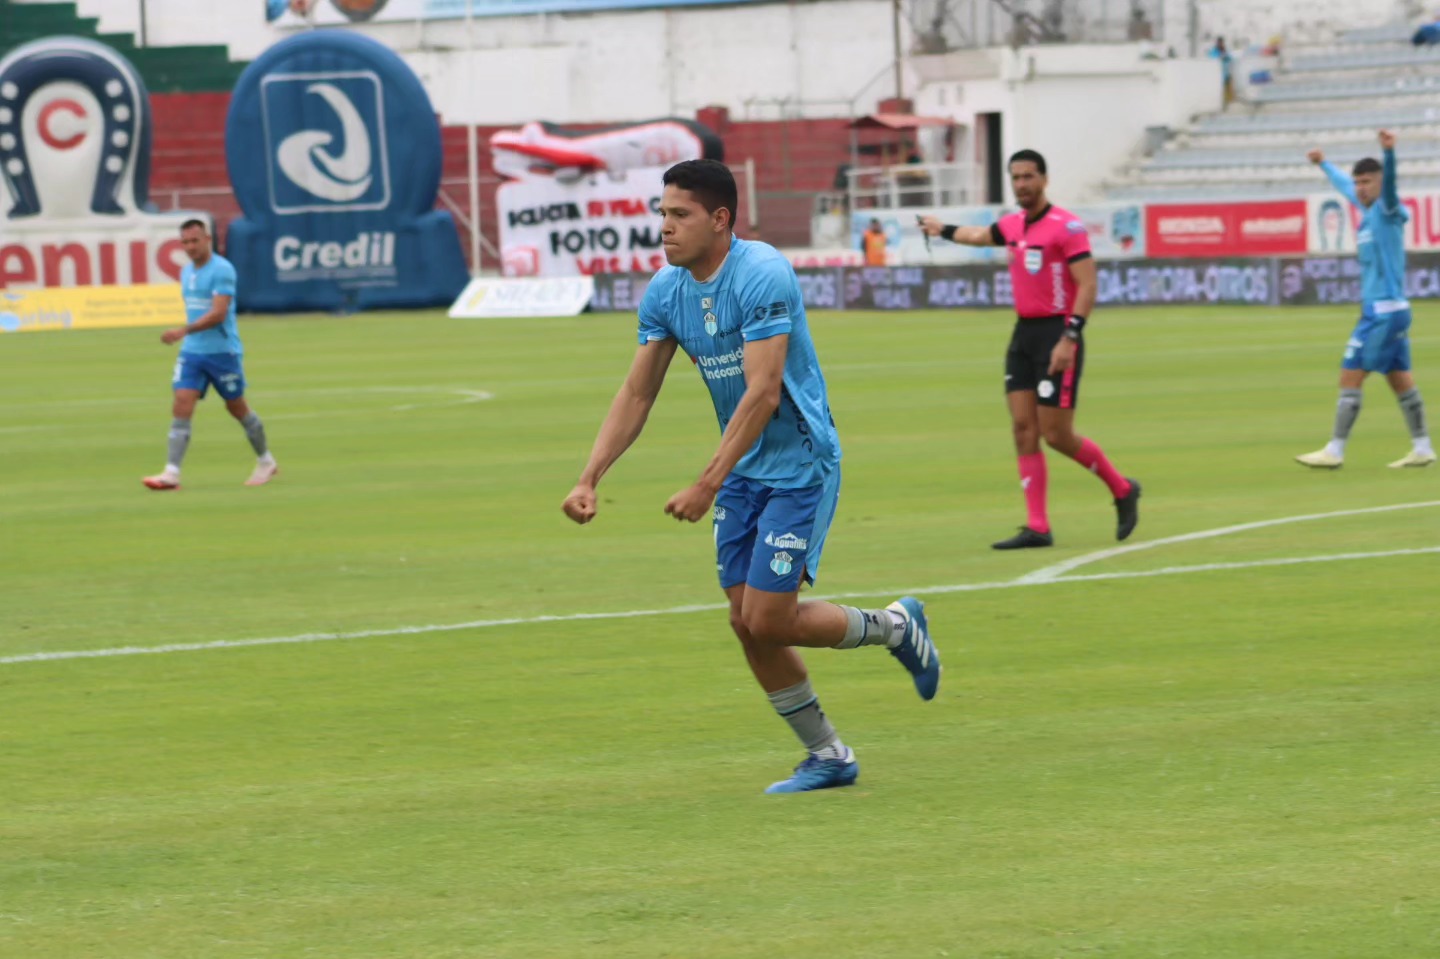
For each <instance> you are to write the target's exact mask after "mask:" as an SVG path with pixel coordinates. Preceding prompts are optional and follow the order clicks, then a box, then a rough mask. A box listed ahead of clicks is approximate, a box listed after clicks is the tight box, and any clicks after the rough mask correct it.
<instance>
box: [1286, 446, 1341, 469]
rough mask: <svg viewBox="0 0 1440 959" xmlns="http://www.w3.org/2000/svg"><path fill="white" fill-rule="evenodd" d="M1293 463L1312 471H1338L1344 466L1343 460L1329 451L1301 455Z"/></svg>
mask: <svg viewBox="0 0 1440 959" xmlns="http://www.w3.org/2000/svg"><path fill="white" fill-rule="evenodd" d="M1295 462H1297V463H1299V464H1300V465H1301V466H1308V467H1310V468H1311V469H1312V470H1338V469H1339V468H1340V467H1342V466H1344V465H1345V458H1344V457H1343V456H1336V455H1335V454H1334V453H1332V452H1330V451H1329V450H1316V451H1315V452H1313V453H1301V454H1300V455H1299V456H1297V457H1295Z"/></svg>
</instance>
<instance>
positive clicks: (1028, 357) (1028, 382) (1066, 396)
mask: <svg viewBox="0 0 1440 959" xmlns="http://www.w3.org/2000/svg"><path fill="white" fill-rule="evenodd" d="M1064 335H1065V317H1063V316H1046V317H1041V318H1039V319H1033V320H1027V319H1021V320H1018V321H1016V323H1015V332H1014V334H1012V335H1011V337H1010V348H1009V349H1008V350H1006V351H1005V392H1006V393H1014V392H1016V391H1018V390H1033V391H1034V392H1035V396H1036V397H1037V398H1038V400H1039V403H1040V405H1041V406H1054V407H1057V408H1059V409H1062V410H1073V409H1074V408H1075V403H1076V401H1077V400H1078V399H1079V397H1080V374H1081V373H1083V372H1084V371H1085V339H1084V336H1083V334H1082V336H1081V339H1080V342H1078V343H1076V344H1075V363H1074V365H1073V366H1071V367H1070V369H1068V370H1066V371H1065V372H1064V373H1058V374H1056V375H1055V376H1051V375H1050V354H1051V352H1052V351H1053V350H1054V349H1055V344H1057V343H1059V342H1060V338H1061V337H1062V336H1064Z"/></svg>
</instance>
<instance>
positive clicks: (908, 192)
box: [845, 163, 981, 212]
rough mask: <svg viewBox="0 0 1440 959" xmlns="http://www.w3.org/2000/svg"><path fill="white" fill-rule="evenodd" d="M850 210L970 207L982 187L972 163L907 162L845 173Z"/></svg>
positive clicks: (975, 201)
mask: <svg viewBox="0 0 1440 959" xmlns="http://www.w3.org/2000/svg"><path fill="white" fill-rule="evenodd" d="M845 176H846V180H847V188H846V199H847V201H848V203H849V207H850V210H851V211H852V212H853V211H855V210H867V209H895V208H899V207H937V206H970V205H973V204H976V203H980V202H981V200H980V199H979V198H980V196H981V184H980V183H979V181H978V180H977V170H976V167H975V165H974V164H971V163H903V164H899V165H894V166H874V167H854V168H852V169H850V170H847V171H846V172H845Z"/></svg>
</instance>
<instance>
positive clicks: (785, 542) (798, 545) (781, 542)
mask: <svg viewBox="0 0 1440 959" xmlns="http://www.w3.org/2000/svg"><path fill="white" fill-rule="evenodd" d="M765 545H766V546H773V547H775V548H776V549H805V548H806V547H807V546H809V545H810V544H809V542H808V541H807V540H804V539H801V538H800V537H799V536H796V535H795V534H794V533H781V534H780V535H779V536H776V535H775V534H774V533H773V532H771V533H766V534H765Z"/></svg>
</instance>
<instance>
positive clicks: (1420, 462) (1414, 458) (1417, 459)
mask: <svg viewBox="0 0 1440 959" xmlns="http://www.w3.org/2000/svg"><path fill="white" fill-rule="evenodd" d="M1433 462H1435V454H1434V452H1428V453H1422V452H1420V451H1419V450H1411V451H1410V452H1409V453H1406V454H1405V456H1404V457H1402V458H1401V459H1398V460H1396V461H1395V462H1393V463H1391V464H1390V468H1391V469H1392V470H1401V469H1405V468H1406V467H1407V466H1429V465H1430V464H1431V463H1433Z"/></svg>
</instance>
